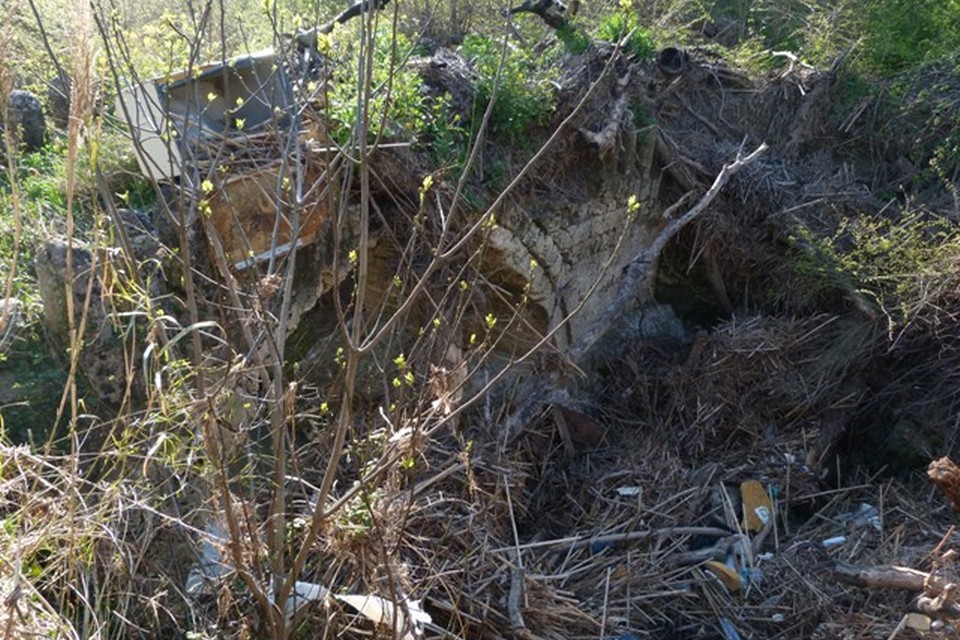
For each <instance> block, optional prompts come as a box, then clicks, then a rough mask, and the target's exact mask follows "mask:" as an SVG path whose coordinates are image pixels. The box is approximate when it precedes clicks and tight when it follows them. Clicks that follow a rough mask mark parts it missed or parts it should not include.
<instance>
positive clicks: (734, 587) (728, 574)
mask: <svg viewBox="0 0 960 640" xmlns="http://www.w3.org/2000/svg"><path fill="white" fill-rule="evenodd" d="M703 568H704V569H706V570H707V571H709V572H710V573H711V574H713V575H714V577H716V578H717V579H718V580H719V581H720V583H721V584H722V585H723V586H724V587H726V589H727V591H729V592H730V593H736V592H738V591H740V574H739V573H737V570H736V569H733V568H731V567H728V566H727V565H725V564H724V563H722V562H719V561H717V560H708V561H707V562H705V563H704V564H703Z"/></svg>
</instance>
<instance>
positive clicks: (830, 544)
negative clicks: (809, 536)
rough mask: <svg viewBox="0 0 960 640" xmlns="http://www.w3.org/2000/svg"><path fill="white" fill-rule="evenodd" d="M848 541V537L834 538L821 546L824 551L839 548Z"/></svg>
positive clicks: (825, 541)
mask: <svg viewBox="0 0 960 640" xmlns="http://www.w3.org/2000/svg"><path fill="white" fill-rule="evenodd" d="M846 541H847V536H833V537H832V538H827V539H826V540H824V541H823V542H821V543H820V544H821V545H823V548H824V549H832V548H833V547H839V546H840V545H842V544H843V543H844V542H846Z"/></svg>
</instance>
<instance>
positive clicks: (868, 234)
mask: <svg viewBox="0 0 960 640" xmlns="http://www.w3.org/2000/svg"><path fill="white" fill-rule="evenodd" d="M791 241H792V243H793V245H794V247H795V248H797V249H798V250H799V251H798V254H797V258H796V260H795V262H794V266H795V268H796V269H797V271H798V272H799V273H800V274H801V275H803V276H806V277H807V278H809V280H808V281H806V282H804V283H803V284H802V285H801V286H800V289H801V290H802V291H806V292H807V294H808V295H815V294H816V292H820V293H821V295H829V294H830V293H831V292H839V293H841V294H843V295H845V296H848V297H850V299H852V300H854V301H855V302H857V303H858V306H861V307H863V306H864V305H863V302H864V301H866V303H867V305H868V306H871V307H873V308H874V309H875V312H878V313H882V314H883V316H884V317H885V318H887V320H888V322H889V323H890V330H891V331H894V330H898V329H900V328H902V327H904V326H906V325H909V324H910V323H912V322H914V321H916V320H918V319H920V318H922V317H923V316H924V315H926V314H929V313H930V312H931V311H934V310H936V309H938V308H940V307H941V306H945V307H949V306H950V305H951V304H953V303H955V302H956V298H957V292H958V290H960V289H958V285H960V272H958V270H957V268H956V265H957V264H958V262H960V230H958V228H957V227H956V225H955V224H953V223H951V222H949V221H947V220H944V219H943V218H940V217H938V216H935V215H931V214H929V213H927V212H922V211H913V210H907V211H905V212H904V213H903V214H902V215H901V216H899V217H896V218H894V217H888V216H881V217H876V216H871V215H866V214H862V215H859V216H857V217H855V218H843V219H841V221H840V225H839V227H838V228H837V230H836V231H835V232H834V233H833V234H832V235H831V236H828V237H822V238H821V237H817V236H815V235H814V234H812V233H811V232H810V231H809V229H806V228H804V227H799V228H797V229H796V230H795V234H794V235H793V236H792V239H791ZM862 310H865V311H868V313H869V310H868V309H866V308H864V309H862Z"/></svg>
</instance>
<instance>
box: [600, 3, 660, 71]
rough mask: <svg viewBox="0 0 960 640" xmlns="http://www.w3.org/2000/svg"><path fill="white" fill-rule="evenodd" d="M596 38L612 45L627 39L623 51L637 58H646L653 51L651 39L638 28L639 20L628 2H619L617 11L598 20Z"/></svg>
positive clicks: (644, 30)
mask: <svg viewBox="0 0 960 640" xmlns="http://www.w3.org/2000/svg"><path fill="white" fill-rule="evenodd" d="M597 37H598V38H600V39H601V40H605V41H606V42H613V43H617V42H620V41H621V40H623V38H627V41H626V42H624V43H623V50H624V51H626V52H627V53H628V54H631V55H634V56H636V57H638V58H648V57H650V56H651V55H652V54H653V51H654V44H653V38H652V37H651V36H650V33H649V32H648V31H647V30H646V29H644V28H643V27H641V26H640V19H639V18H638V17H637V14H636V13H635V12H634V11H633V10H632V9H631V5H630V2H629V1H628V0H625V1H623V2H621V3H620V7H619V8H618V9H617V11H615V12H614V13H611V14H610V15H608V16H606V17H604V18H601V19H600V24H599V25H598V26H597Z"/></svg>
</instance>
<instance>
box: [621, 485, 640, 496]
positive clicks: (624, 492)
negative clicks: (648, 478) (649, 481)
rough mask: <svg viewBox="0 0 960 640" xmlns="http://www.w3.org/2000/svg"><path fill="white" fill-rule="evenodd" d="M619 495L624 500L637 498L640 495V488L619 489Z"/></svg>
mask: <svg viewBox="0 0 960 640" xmlns="http://www.w3.org/2000/svg"><path fill="white" fill-rule="evenodd" d="M617 495H619V496H621V497H623V498H635V497H637V496H638V495H640V487H617Z"/></svg>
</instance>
